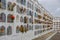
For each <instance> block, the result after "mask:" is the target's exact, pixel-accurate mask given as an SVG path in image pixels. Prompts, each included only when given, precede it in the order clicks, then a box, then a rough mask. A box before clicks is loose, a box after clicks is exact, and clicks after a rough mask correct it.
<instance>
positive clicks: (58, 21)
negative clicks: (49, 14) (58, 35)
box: [53, 17, 60, 32]
mask: <svg viewBox="0 0 60 40" xmlns="http://www.w3.org/2000/svg"><path fill="white" fill-rule="evenodd" d="M53 27H54V31H57V32H60V17H54V18H53Z"/></svg>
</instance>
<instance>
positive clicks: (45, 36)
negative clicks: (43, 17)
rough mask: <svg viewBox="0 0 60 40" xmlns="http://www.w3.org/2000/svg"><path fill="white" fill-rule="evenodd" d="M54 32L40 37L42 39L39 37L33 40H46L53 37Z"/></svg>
mask: <svg viewBox="0 0 60 40" xmlns="http://www.w3.org/2000/svg"><path fill="white" fill-rule="evenodd" d="M53 33H54V32H49V33H47V34H45V35H42V36H40V37H38V38H35V39H33V40H46V39H47V38H48V37H49V36H51V35H52V34H53Z"/></svg>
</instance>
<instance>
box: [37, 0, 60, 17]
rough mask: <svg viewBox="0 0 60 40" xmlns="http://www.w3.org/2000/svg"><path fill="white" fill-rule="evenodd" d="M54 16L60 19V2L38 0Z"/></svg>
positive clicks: (58, 0)
mask: <svg viewBox="0 0 60 40" xmlns="http://www.w3.org/2000/svg"><path fill="white" fill-rule="evenodd" d="M38 2H39V3H40V4H41V5H42V6H43V7H44V8H45V9H46V10H47V11H49V12H50V13H51V14H52V15H53V16H55V17H60V0H38Z"/></svg>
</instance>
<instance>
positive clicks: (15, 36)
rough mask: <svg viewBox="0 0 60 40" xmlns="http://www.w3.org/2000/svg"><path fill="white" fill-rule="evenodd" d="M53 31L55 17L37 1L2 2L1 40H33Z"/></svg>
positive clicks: (0, 17)
mask: <svg viewBox="0 0 60 40" xmlns="http://www.w3.org/2000/svg"><path fill="white" fill-rule="evenodd" d="M51 31H53V16H52V15H51V14H50V13H49V12H48V11H47V10H46V9H45V8H44V7H43V6H42V5H41V4H39V3H38V1H37V0H0V40H32V39H34V38H36V37H38V36H42V35H44V34H46V33H48V32H51Z"/></svg>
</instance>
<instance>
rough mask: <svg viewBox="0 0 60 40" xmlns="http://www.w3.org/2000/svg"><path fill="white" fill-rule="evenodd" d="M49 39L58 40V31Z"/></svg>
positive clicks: (59, 34) (59, 35)
mask: <svg viewBox="0 0 60 40" xmlns="http://www.w3.org/2000/svg"><path fill="white" fill-rule="evenodd" d="M50 40H60V33H57V34H56V35H54V36H53V37H52V38H51V39H50Z"/></svg>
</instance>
